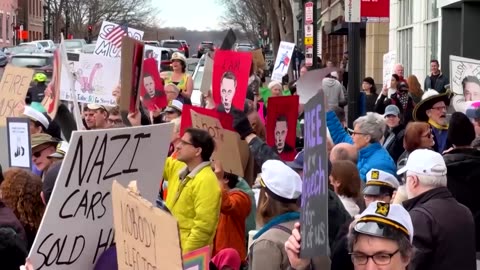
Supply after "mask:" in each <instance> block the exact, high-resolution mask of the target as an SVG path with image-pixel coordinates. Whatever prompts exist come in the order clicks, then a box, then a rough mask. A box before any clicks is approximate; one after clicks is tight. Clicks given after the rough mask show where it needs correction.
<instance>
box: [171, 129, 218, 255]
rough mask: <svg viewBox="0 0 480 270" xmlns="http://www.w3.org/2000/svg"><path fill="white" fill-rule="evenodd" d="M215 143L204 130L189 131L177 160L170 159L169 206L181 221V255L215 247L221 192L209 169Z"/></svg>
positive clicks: (182, 140) (179, 145)
mask: <svg viewBox="0 0 480 270" xmlns="http://www.w3.org/2000/svg"><path fill="white" fill-rule="evenodd" d="M214 149H215V142H214V140H213V138H212V137H211V136H210V134H209V133H208V132H206V131H204V130H200V129H194V128H190V129H187V130H186V131H185V134H184V135H183V136H182V138H181V139H180V141H179V143H178V144H177V145H176V154H177V157H176V158H177V159H176V160H175V159H173V158H171V157H169V158H167V160H166V162H165V170H164V172H163V179H165V181H168V194H167V198H166V201H165V203H166V205H167V207H168V209H170V211H171V212H172V214H173V216H174V217H175V218H176V219H177V220H178V226H179V230H180V241H181V244H182V252H183V253H188V252H190V251H193V250H196V249H199V248H202V247H205V246H208V245H212V244H213V239H214V237H215V231H216V229H217V223H218V218H219V215H220V203H221V190H220V186H219V184H218V180H217V177H216V175H215V173H214V172H213V170H212V167H211V165H210V157H211V156H212V153H213V151H214Z"/></svg>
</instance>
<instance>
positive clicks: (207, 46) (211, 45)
mask: <svg viewBox="0 0 480 270" xmlns="http://www.w3.org/2000/svg"><path fill="white" fill-rule="evenodd" d="M200 45H201V46H202V47H203V48H213V43H202V44H200Z"/></svg>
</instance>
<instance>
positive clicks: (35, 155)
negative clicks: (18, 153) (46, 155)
mask: <svg viewBox="0 0 480 270" xmlns="http://www.w3.org/2000/svg"><path fill="white" fill-rule="evenodd" d="M42 152H43V150H40V151H37V152H35V153H33V154H32V156H34V157H36V158H39V157H40V156H41V155H42Z"/></svg>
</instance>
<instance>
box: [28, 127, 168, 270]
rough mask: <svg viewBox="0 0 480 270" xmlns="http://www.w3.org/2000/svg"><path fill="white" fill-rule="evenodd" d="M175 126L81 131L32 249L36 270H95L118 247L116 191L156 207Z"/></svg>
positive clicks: (73, 139) (72, 141) (71, 148)
mask: <svg viewBox="0 0 480 270" xmlns="http://www.w3.org/2000/svg"><path fill="white" fill-rule="evenodd" d="M172 131H173V124H172V123H168V124H161V125H151V126H142V127H128V128H119V129H105V130H95V131H76V132H74V133H73V134H72V138H71V140H70V148H69V150H68V152H67V155H66V156H65V159H64V160H63V164H62V167H61V169H60V172H59V175H58V177H57V182H56V184H55V187H54V189H53V192H52V195H51V198H50V202H49V204H48V206H47V209H46V211H45V214H44V216H43V220H42V223H41V225H40V228H39V230H38V233H37V236H36V238H35V241H34V243H33V246H32V249H31V250H30V254H29V257H30V259H31V260H32V264H33V265H34V266H35V267H36V269H52V270H90V269H93V267H94V265H95V262H96V261H97V260H98V258H99V256H100V255H101V254H102V252H104V251H105V250H106V249H107V248H108V247H109V246H111V244H112V243H114V231H113V209H112V197H111V188H112V183H113V180H116V181H118V182H119V183H120V184H122V185H127V184H128V183H129V182H130V181H131V180H133V179H136V180H138V181H137V183H138V188H139V190H141V191H142V196H143V197H144V198H145V199H147V200H148V201H150V202H152V203H155V200H156V198H157V196H158V192H159V185H160V180H161V178H162V173H163V167H164V162H165V158H166V157H167V152H168V148H169V144H170V139H171V134H172Z"/></svg>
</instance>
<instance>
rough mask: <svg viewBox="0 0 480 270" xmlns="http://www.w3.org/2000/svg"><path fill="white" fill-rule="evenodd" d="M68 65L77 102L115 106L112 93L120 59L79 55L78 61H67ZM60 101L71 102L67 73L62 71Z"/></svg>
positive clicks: (118, 76) (116, 81) (115, 85)
mask: <svg viewBox="0 0 480 270" xmlns="http://www.w3.org/2000/svg"><path fill="white" fill-rule="evenodd" d="M69 65H70V67H71V68H72V70H73V72H74V73H75V77H74V80H75V84H74V85H75V93H76V94H77V101H78V102H80V103H95V104H100V105H104V106H115V105H116V101H115V98H114V97H113V96H112V91H113V89H114V88H115V87H117V85H118V84H119V81H120V58H111V57H106V56H100V55H93V54H85V53H81V54H80V55H79V59H78V61H69ZM60 99H61V100H66V101H73V98H72V92H71V91H70V78H69V75H68V71H65V72H63V70H62V76H61V83H60Z"/></svg>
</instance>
